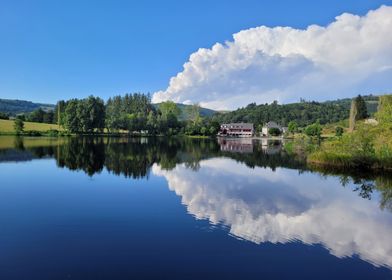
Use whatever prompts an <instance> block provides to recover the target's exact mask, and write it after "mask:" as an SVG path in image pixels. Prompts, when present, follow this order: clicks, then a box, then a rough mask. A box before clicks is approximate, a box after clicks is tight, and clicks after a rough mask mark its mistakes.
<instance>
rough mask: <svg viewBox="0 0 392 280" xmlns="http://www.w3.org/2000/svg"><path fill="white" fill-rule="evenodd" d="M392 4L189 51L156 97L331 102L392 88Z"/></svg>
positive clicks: (231, 104)
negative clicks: (303, 26)
mask: <svg viewBox="0 0 392 280" xmlns="http://www.w3.org/2000/svg"><path fill="white" fill-rule="evenodd" d="M391 30H392V7H389V6H381V7H380V8H378V9H377V10H374V11H369V12H368V13H367V14H366V15H364V16H357V15H353V14H348V13H344V14H342V15H340V16H338V17H336V19H335V21H333V22H332V23H330V24H329V25H328V26H326V27H323V26H318V25H311V26H309V27H307V28H306V29H304V30H301V29H294V28H291V27H274V28H269V27H266V26H260V27H256V28H251V29H247V30H243V31H240V32H238V33H236V34H234V35H233V40H232V41H229V42H225V43H224V44H221V43H216V44H215V45H214V46H213V47H212V48H211V49H204V48H203V49H199V50H198V51H196V52H195V53H193V54H191V56H190V58H189V61H188V62H186V63H185V64H184V69H183V71H182V72H180V73H178V74H177V75H176V76H175V77H172V78H171V79H170V84H169V86H168V88H167V89H166V90H163V91H158V92H156V93H154V95H153V102H155V103H156V102H162V101H165V100H173V101H175V102H179V103H200V105H202V106H205V107H209V108H213V109H235V108H237V107H239V106H244V105H247V104H248V103H251V102H256V103H266V102H272V101H273V100H278V101H279V102H283V103H284V102H292V101H298V100H299V98H300V97H303V98H305V99H315V100H325V99H331V98H336V97H346V96H353V95H355V94H366V93H379V92H386V91H390V90H391V89H392V79H391V78H390V77H391V76H392V36H391Z"/></svg>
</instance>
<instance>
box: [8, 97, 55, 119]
mask: <svg viewBox="0 0 392 280" xmlns="http://www.w3.org/2000/svg"><path fill="white" fill-rule="evenodd" d="M54 106H55V105H52V104H42V103H34V102H31V101H25V100H17V99H15V100H13V99H0V112H3V113H8V114H10V115H12V116H15V115H17V114H21V113H31V112H33V111H34V110H37V109H38V108H42V109H43V110H44V111H49V110H53V109H54Z"/></svg>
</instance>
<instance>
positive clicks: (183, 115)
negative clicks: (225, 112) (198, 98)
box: [153, 103, 218, 120]
mask: <svg viewBox="0 0 392 280" xmlns="http://www.w3.org/2000/svg"><path fill="white" fill-rule="evenodd" d="M153 105H154V106H155V108H158V107H159V103H156V104H153ZM189 106H191V105H185V104H180V103H177V107H178V108H180V110H181V115H180V119H181V120H187V119H188V116H187V113H186V108H187V107H189ZM216 113H218V112H217V111H214V110H211V109H207V108H202V107H201V108H200V115H201V116H202V117H211V116H213V115H214V114H216Z"/></svg>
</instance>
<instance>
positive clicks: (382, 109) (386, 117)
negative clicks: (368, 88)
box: [376, 94, 392, 125]
mask: <svg viewBox="0 0 392 280" xmlns="http://www.w3.org/2000/svg"><path fill="white" fill-rule="evenodd" d="M376 118H377V120H378V121H379V122H380V124H382V125H388V124H389V125H392V94H391V95H383V96H380V103H379V109H378V112H377V113H376Z"/></svg>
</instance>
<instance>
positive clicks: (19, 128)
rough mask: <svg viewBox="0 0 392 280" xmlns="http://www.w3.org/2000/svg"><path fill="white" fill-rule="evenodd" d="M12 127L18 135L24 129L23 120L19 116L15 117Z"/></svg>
mask: <svg viewBox="0 0 392 280" xmlns="http://www.w3.org/2000/svg"><path fill="white" fill-rule="evenodd" d="M14 129H15V133H16V135H20V134H22V133H23V130H24V122H23V121H22V120H21V119H20V118H16V119H15V121H14Z"/></svg>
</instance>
